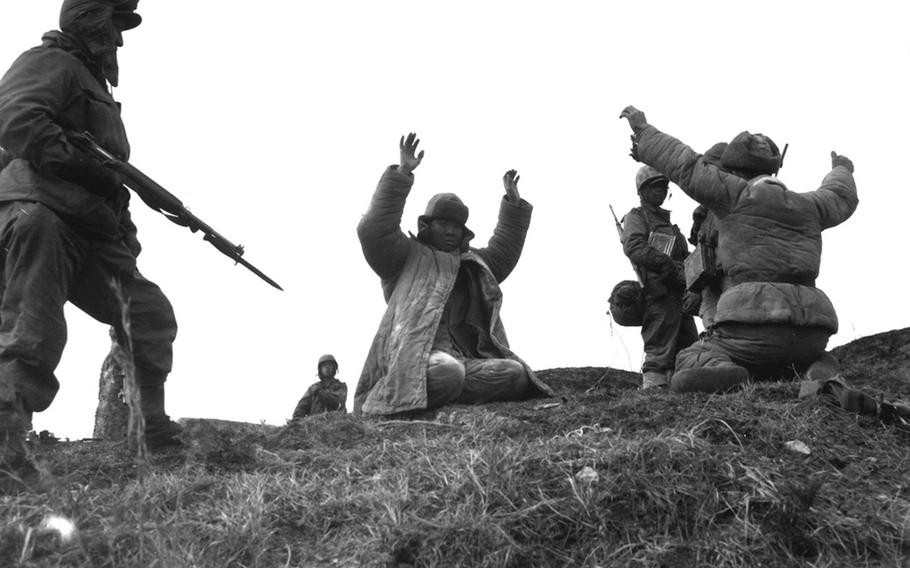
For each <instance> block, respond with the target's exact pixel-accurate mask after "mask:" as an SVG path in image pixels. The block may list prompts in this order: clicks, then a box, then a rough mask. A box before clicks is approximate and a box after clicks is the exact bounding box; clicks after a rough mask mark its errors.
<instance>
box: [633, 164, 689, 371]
mask: <svg viewBox="0 0 910 568" xmlns="http://www.w3.org/2000/svg"><path fill="white" fill-rule="evenodd" d="M669 183H670V181H669V180H668V179H667V176H665V175H664V174H662V173H660V172H659V171H657V170H655V169H654V168H652V167H649V166H644V167H642V168H641V169H639V170H638V173H637V174H636V176H635V187H636V189H637V190H638V197H639V199H640V201H641V205H640V206H639V207H635V208H633V209H632V210H631V211H629V212H628V213H627V214H626V216H625V217H623V223H622V225H623V236H622V246H623V252H625V253H626V256H627V257H629V260H630V261H631V262H632V265H633V266H635V267H636V272H637V273H638V275H639V278H640V279H641V284H642V288H643V290H642V292H643V295H644V300H645V305H644V313H643V317H642V325H641V338H642V341H643V342H644V348H645V360H644V363H642V366H641V373H642V384H641V388H642V389H649V388H655V387H666V386H667V385H668V384H669V380H670V375H671V374H672V373H673V365H674V362H675V360H676V354H677V353H678V352H679V351H680V350H681V349H684V348H686V347H688V346H689V345H691V344H692V343H693V342H694V341H695V340H696V339H697V338H698V330H697V329H696V328H695V320H694V319H692V316H691V315H688V314H685V313H683V301H684V299H686V282H685V276H684V274H683V265H682V263H683V260H685V258H686V256H687V255H688V254H689V247H688V246H687V245H686V239H685V238H684V237H683V235H682V233H681V232H680V231H679V228H678V227H677V226H676V225H674V224H673V223H671V222H670V212H669V211H667V210H666V209H663V208H662V207H661V205H663V203H664V200H665V199H666V198H667V192H668V190H669Z"/></svg>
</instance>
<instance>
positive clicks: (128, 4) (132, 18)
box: [114, 0, 142, 31]
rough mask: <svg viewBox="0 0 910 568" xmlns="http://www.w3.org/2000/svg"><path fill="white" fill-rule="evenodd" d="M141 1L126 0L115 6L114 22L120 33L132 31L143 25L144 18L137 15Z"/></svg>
mask: <svg viewBox="0 0 910 568" xmlns="http://www.w3.org/2000/svg"><path fill="white" fill-rule="evenodd" d="M138 5H139V0H124V1H123V2H120V3H119V4H116V5H115V6H114V22H115V23H116V24H117V28H118V29H120V31H126V30H131V29H133V28H135V27H137V26H138V25H139V24H141V23H142V16H140V15H139V14H137V13H136V7H137V6H138Z"/></svg>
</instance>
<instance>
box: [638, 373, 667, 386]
mask: <svg viewBox="0 0 910 568" xmlns="http://www.w3.org/2000/svg"><path fill="white" fill-rule="evenodd" d="M667 384H668V383H667V373H666V371H645V372H644V373H642V374H641V390H648V389H653V388H666V387H667Z"/></svg>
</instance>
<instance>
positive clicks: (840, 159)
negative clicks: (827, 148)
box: [831, 150, 853, 174]
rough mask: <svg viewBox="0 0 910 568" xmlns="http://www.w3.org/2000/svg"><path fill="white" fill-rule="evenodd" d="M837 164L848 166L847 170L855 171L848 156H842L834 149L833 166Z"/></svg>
mask: <svg viewBox="0 0 910 568" xmlns="http://www.w3.org/2000/svg"><path fill="white" fill-rule="evenodd" d="M837 166H844V167H845V168H847V171H848V172H850V173H851V174H852V173H853V162H852V161H851V160H850V158H848V157H847V156H841V155H840V154H838V153H837V152H835V151H834V150H831V168H832V169H833V168H836V167H837Z"/></svg>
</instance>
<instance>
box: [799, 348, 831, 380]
mask: <svg viewBox="0 0 910 568" xmlns="http://www.w3.org/2000/svg"><path fill="white" fill-rule="evenodd" d="M839 376H840V362H839V361H838V360H837V358H836V357H835V356H834V355H832V354H830V353H828V352H825V353H823V354H822V356H821V357H819V358H818V359H816V360H815V361H814V362H813V363H812V364H811V365H809V368H808V369H806V373H805V378H806V380H807V381H827V380H829V379H833V378H835V377H839Z"/></svg>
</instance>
